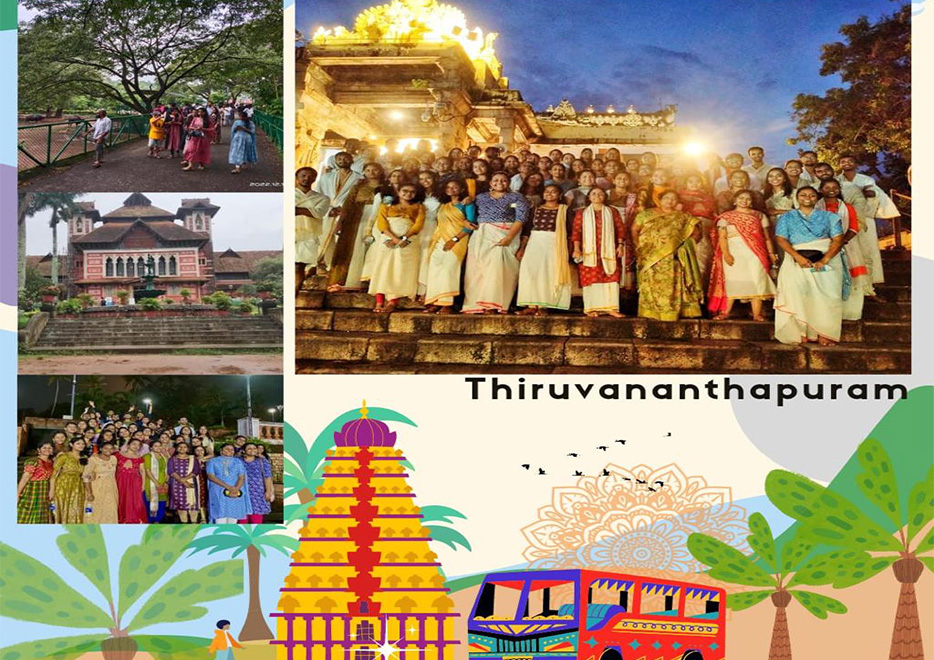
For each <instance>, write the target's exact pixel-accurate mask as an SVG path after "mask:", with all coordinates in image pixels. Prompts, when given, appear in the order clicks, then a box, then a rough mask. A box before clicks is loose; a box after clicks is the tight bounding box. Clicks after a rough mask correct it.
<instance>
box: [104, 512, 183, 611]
mask: <svg viewBox="0 0 934 660" xmlns="http://www.w3.org/2000/svg"><path fill="white" fill-rule="evenodd" d="M200 529H201V527H200V526H199V525H150V526H149V527H147V528H146V531H145V532H144V533H143V540H142V541H141V542H140V543H137V544H136V545H131V546H130V547H129V548H127V551H126V552H125V553H124V554H123V559H122V560H120V605H119V610H118V616H120V617H122V616H123V615H124V614H125V613H126V612H127V610H129V609H130V607H132V606H133V603H135V602H136V601H137V600H139V599H140V597H142V596H143V594H145V593H146V592H147V591H148V590H149V589H150V587H152V585H154V584H155V583H156V582H157V581H158V580H159V578H161V577H162V576H163V575H165V574H166V571H168V570H169V569H170V568H172V565H173V564H174V563H175V562H176V561H178V559H179V557H181V556H182V552H184V550H185V548H186V547H187V546H188V544H189V543H190V542H191V540H192V539H193V538H194V537H195V535H196V534H197V533H198V532H199V531H200Z"/></svg>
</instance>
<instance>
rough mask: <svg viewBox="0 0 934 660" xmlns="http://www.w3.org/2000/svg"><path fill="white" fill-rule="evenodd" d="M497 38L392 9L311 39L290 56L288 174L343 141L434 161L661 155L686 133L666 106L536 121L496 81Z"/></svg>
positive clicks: (513, 92) (436, 15)
mask: <svg viewBox="0 0 934 660" xmlns="http://www.w3.org/2000/svg"><path fill="white" fill-rule="evenodd" d="M496 37H497V35H496V33H484V32H483V30H481V29H480V28H477V27H470V26H469V25H468V23H467V19H466V17H465V15H464V13H463V12H461V11H460V10H459V9H457V8H456V7H453V6H451V5H448V4H444V3H440V2H438V1H437V0H392V2H390V3H389V4H385V5H379V6H375V7H371V8H370V9H367V10H366V11H364V12H362V13H361V14H360V15H359V16H357V18H356V20H355V22H354V25H353V27H352V28H350V29H348V28H344V27H337V28H330V29H329V28H324V27H319V28H317V29H316V30H315V32H314V33H313V34H312V35H311V36H310V37H309V38H308V39H307V40H303V42H302V43H301V44H300V45H299V47H298V50H297V53H296V77H295V79H296V86H297V89H296V99H297V106H298V107H297V114H296V164H297V165H311V166H318V165H319V164H320V162H321V160H322V158H323V157H324V155H325V152H326V151H327V150H328V149H333V148H339V147H341V146H342V145H343V142H344V140H345V139H347V138H357V139H361V140H368V141H370V142H376V143H379V144H382V143H383V142H384V141H385V140H386V139H387V138H396V139H398V140H411V141H414V140H417V139H429V140H432V141H433V142H434V143H435V146H436V147H437V148H438V149H440V150H442V151H446V150H448V149H451V148H453V147H461V148H463V147H466V146H468V145H469V144H478V145H481V146H488V145H495V144H502V145H505V146H506V148H507V149H509V150H515V149H519V148H522V147H528V148H529V149H532V150H533V151H536V152H539V153H547V152H548V151H549V150H550V149H553V148H560V149H572V150H574V149H579V148H581V147H582V146H590V147H592V148H594V149H596V150H602V149H604V148H609V147H611V146H615V147H617V148H619V149H620V150H621V151H625V152H629V153H639V152H641V151H645V150H653V151H656V152H658V153H666V152H669V151H673V150H674V149H675V148H676V147H677V146H678V145H680V144H681V143H683V142H684V141H685V140H686V139H687V138H688V136H689V135H690V134H691V131H690V130H689V129H686V128H685V127H681V126H676V125H675V114H676V109H675V107H674V106H667V107H665V108H662V109H660V110H658V111H655V112H650V113H642V112H637V111H636V109H635V108H633V107H631V106H630V107H628V108H626V109H622V110H620V111H617V110H616V109H615V108H614V107H613V106H609V107H607V108H605V109H602V108H601V109H597V108H594V107H592V106H588V107H585V108H582V109H579V110H577V109H575V108H574V107H573V106H572V105H571V104H570V103H569V102H568V101H567V100H560V102H558V101H559V99H555V101H556V105H552V106H549V107H548V108H547V109H545V110H543V111H541V112H535V111H534V110H533V109H532V107H531V106H530V105H529V104H528V103H527V102H526V101H525V100H523V97H522V93H521V92H520V91H519V90H517V89H513V88H512V87H510V85H509V79H508V78H507V77H505V76H504V75H503V70H502V65H501V63H500V61H499V59H498V58H497V57H496V53H495V49H494V43H495V40H496ZM555 82H556V84H559V83H560V81H555Z"/></svg>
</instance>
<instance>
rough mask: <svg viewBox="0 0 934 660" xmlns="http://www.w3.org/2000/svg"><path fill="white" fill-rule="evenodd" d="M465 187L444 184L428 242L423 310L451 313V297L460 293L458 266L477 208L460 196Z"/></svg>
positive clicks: (455, 181) (456, 184)
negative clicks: (436, 220)
mask: <svg viewBox="0 0 934 660" xmlns="http://www.w3.org/2000/svg"><path fill="white" fill-rule="evenodd" d="M465 188H466V186H464V185H463V184H462V183H461V182H460V181H458V180H457V179H451V180H450V181H448V182H447V183H446V184H445V186H444V196H443V197H442V200H441V201H442V202H443V203H442V205H441V208H439V209H438V225H437V227H436V228H435V231H434V235H433V236H432V238H431V243H429V245H428V269H427V271H428V277H427V278H426V279H427V280H428V281H427V282H426V287H427V288H426V290H425V311H426V312H428V313H435V312H437V313H438V314H452V313H453V312H454V298H456V297H457V296H459V295H460V293H461V266H462V264H463V263H464V257H465V256H466V255H467V240H468V239H469V238H470V234H471V233H472V232H473V226H474V225H473V221H474V220H475V219H476V217H477V207H476V206H475V205H474V203H473V200H472V199H470V198H466V199H465V198H464V193H465V192H466V190H465Z"/></svg>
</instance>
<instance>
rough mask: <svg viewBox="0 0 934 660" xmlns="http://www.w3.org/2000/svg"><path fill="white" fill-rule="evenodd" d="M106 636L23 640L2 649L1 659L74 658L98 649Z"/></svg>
mask: <svg viewBox="0 0 934 660" xmlns="http://www.w3.org/2000/svg"><path fill="white" fill-rule="evenodd" d="M106 638H107V635H105V634H100V635H80V636H77V637H56V638H54V639H40V640H38V641H34V642H23V643H22V644H16V645H14V646H7V647H5V648H2V649H0V660H73V658H77V657H80V656H82V655H84V654H85V653H88V652H89V651H96V650H98V649H99V648H100V643H101V640H103V639H106Z"/></svg>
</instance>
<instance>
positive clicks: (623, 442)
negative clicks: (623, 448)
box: [613, 440, 626, 445]
mask: <svg viewBox="0 0 934 660" xmlns="http://www.w3.org/2000/svg"><path fill="white" fill-rule="evenodd" d="M613 442H618V443H619V444H621V445H625V444H626V441H625V440H614V441H613Z"/></svg>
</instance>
